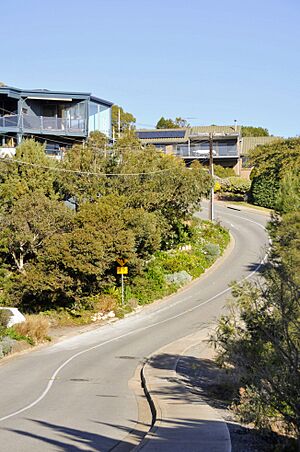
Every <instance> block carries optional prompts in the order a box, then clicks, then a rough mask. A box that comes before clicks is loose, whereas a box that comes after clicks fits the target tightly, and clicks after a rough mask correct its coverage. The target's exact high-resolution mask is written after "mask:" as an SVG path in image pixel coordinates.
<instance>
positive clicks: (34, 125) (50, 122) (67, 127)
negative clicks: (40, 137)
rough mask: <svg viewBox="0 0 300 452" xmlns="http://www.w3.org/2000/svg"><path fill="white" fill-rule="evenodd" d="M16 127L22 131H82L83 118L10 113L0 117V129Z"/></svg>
mask: <svg viewBox="0 0 300 452" xmlns="http://www.w3.org/2000/svg"><path fill="white" fill-rule="evenodd" d="M11 128H17V129H19V130H22V131H24V132H26V131H30V130H39V131H41V132H42V133H45V132H54V133H55V132H66V133H84V132H85V131H86V121H85V119H82V118H79V119H71V118H56V117H49V116H33V115H10V116H2V117H0V129H11Z"/></svg>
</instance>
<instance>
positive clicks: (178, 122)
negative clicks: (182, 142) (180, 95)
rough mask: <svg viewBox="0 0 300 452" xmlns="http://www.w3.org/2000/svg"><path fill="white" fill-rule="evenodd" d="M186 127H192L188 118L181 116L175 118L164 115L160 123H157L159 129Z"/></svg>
mask: <svg viewBox="0 0 300 452" xmlns="http://www.w3.org/2000/svg"><path fill="white" fill-rule="evenodd" d="M185 127H190V125H189V123H188V122H187V120H186V119H183V118H181V117H178V118H175V120H173V119H170V118H169V119H166V118H164V117H163V116H162V117H161V118H160V120H159V121H158V123H157V124H156V128H157V129H181V128H185Z"/></svg>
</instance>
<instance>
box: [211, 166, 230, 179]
mask: <svg viewBox="0 0 300 452" xmlns="http://www.w3.org/2000/svg"><path fill="white" fill-rule="evenodd" d="M214 174H215V176H218V177H220V178H221V179H223V178H225V177H230V176H235V172H234V169H233V168H224V166H222V165H214Z"/></svg>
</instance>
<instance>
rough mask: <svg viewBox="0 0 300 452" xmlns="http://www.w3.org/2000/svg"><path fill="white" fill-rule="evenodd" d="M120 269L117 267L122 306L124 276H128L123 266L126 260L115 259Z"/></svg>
mask: <svg viewBox="0 0 300 452" xmlns="http://www.w3.org/2000/svg"><path fill="white" fill-rule="evenodd" d="M116 261H117V262H118V264H119V265H120V267H117V275H121V288H122V289H121V294H122V305H123V304H124V275H128V267H125V264H126V263H127V262H128V259H116Z"/></svg>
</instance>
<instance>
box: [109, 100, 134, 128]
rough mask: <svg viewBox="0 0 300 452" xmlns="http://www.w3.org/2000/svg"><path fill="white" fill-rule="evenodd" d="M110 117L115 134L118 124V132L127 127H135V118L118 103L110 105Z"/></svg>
mask: <svg viewBox="0 0 300 452" xmlns="http://www.w3.org/2000/svg"><path fill="white" fill-rule="evenodd" d="M111 119H112V126H113V128H114V131H115V134H117V133H118V131H119V125H120V132H124V131H126V130H128V129H132V128H134V127H135V122H136V119H135V117H134V116H133V114H132V113H128V112H126V111H125V110H123V108H122V107H120V106H119V105H113V106H112V109H111ZM119 119H120V123H119Z"/></svg>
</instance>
